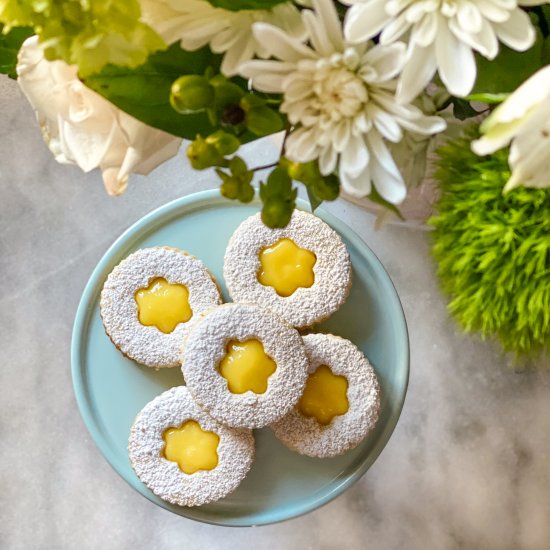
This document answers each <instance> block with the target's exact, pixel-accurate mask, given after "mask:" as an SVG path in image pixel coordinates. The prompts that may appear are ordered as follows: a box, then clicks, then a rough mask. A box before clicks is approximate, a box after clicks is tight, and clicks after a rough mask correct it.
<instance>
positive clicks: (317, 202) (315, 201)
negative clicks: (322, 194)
mask: <svg viewBox="0 0 550 550" xmlns="http://www.w3.org/2000/svg"><path fill="white" fill-rule="evenodd" d="M306 189H307V198H308V199H309V206H310V208H311V211H312V212H315V210H317V208H319V206H321V204H323V201H322V200H321V199H320V198H318V197H317V195H316V194H315V193H314V192H313V190H312V189H311V187H309V186H306Z"/></svg>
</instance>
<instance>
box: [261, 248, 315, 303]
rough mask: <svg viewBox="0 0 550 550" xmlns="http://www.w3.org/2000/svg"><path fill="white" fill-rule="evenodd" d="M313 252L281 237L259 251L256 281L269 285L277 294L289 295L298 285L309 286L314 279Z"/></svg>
mask: <svg viewBox="0 0 550 550" xmlns="http://www.w3.org/2000/svg"><path fill="white" fill-rule="evenodd" d="M316 261H317V257H316V256H315V254H314V253H313V252H311V251H309V250H306V249H305V248H300V247H299V246H298V245H297V244H296V243H295V242H294V241H292V240H290V239H286V238H285V239H281V240H280V241H277V242H276V243H275V244H274V245H272V246H267V247H266V248H263V249H262V250H261V251H260V269H259V271H258V281H259V282H260V283H261V284H262V285H264V286H271V287H273V288H274V289H275V291H276V292H277V294H278V295H279V296H283V297H287V296H291V295H292V294H294V292H296V290H297V289H298V288H300V287H303V288H309V287H310V286H311V285H312V284H313V282H314V280H315V274H314V273H313V266H314V265H315V262H316Z"/></svg>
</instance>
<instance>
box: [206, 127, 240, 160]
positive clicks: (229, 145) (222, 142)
mask: <svg viewBox="0 0 550 550" xmlns="http://www.w3.org/2000/svg"><path fill="white" fill-rule="evenodd" d="M206 143H208V144H209V145H213V146H214V147H215V148H216V150H217V151H218V153H220V155H224V156H225V155H232V154H233V153H235V152H236V151H237V149H238V148H239V147H240V146H241V142H240V141H239V138H237V137H236V136H234V135H233V134H229V133H227V132H224V131H223V130H218V131H217V132H214V133H213V134H211V135H209V136H208V137H207V138H206Z"/></svg>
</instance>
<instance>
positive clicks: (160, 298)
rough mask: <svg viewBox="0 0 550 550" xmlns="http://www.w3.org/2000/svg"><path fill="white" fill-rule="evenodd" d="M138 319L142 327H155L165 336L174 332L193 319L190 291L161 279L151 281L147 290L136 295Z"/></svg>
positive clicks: (143, 289)
mask: <svg viewBox="0 0 550 550" xmlns="http://www.w3.org/2000/svg"><path fill="white" fill-rule="evenodd" d="M135 300H136V303H137V306H138V319H139V322H140V323H141V324H142V325H145V326H147V327H149V326H155V327H157V328H158V329H159V330H160V331H162V332H164V333H165V334H169V333H170V332H172V331H173V330H174V329H175V328H176V326H177V325H178V324H179V323H185V322H186V321H189V319H191V316H192V315H193V312H192V311H191V306H190V305H189V291H188V290H187V287H186V286H184V285H180V284H170V283H169V282H168V281H167V280H166V279H163V278H161V277H159V278H157V279H154V280H153V281H151V283H150V284H149V286H148V287H147V288H140V289H139V290H138V291H137V292H136V294H135Z"/></svg>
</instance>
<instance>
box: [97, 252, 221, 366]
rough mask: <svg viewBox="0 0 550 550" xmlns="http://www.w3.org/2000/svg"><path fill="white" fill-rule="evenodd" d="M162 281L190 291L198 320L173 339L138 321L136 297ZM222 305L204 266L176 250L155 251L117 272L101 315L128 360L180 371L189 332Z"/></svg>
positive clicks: (136, 255)
mask: <svg viewBox="0 0 550 550" xmlns="http://www.w3.org/2000/svg"><path fill="white" fill-rule="evenodd" d="M157 277H163V278H164V279H166V280H167V281H168V282H169V283H172V284H174V283H179V284H183V285H185V286H186V287H187V289H188V291H189V305H190V306H191V310H192V312H193V316H192V317H191V319H190V320H189V321H187V322H186V323H180V324H179V325H177V326H176V328H175V329H174V330H173V331H172V332H171V333H169V334H165V333H163V332H161V331H160V330H159V329H157V327H154V326H144V325H142V324H141V323H140V322H139V319H138V308H137V304H136V300H135V293H136V292H137V291H138V290H139V289H141V288H146V287H148V286H149V284H150V282H151V281H152V280H153V279H155V278H157ZM220 303H221V295H220V291H219V289H218V286H217V284H216V282H215V280H214V278H213V277H212V275H210V273H209V272H208V271H207V269H206V268H205V267H204V265H203V263H202V262H201V261H200V260H198V259H197V258H195V257H194V256H191V255H190V254H187V253H186V252H182V251H181V250H177V249H175V248H168V247H155V248H143V249H141V250H138V251H137V252H134V253H133V254H131V255H130V256H128V257H127V258H126V259H124V260H122V262H120V264H118V265H117V266H116V267H115V268H114V269H113V271H112V272H111V273H110V274H109V276H108V277H107V280H106V281H105V285H104V286H103V290H102V291H101V300H100V312H101V318H102V319H103V325H104V326H105V331H106V332H107V334H108V335H109V338H111V340H112V341H113V343H114V344H115V346H116V347H117V348H119V349H120V351H122V353H124V355H127V356H128V357H130V358H131V359H134V360H135V361H137V362H138V363H141V364H143V365H147V366H148V367H154V368H157V369H158V368H162V367H175V366H179V364H180V362H179V359H180V349H181V343H182V341H183V339H184V337H185V335H186V334H187V332H188V331H189V327H190V326H192V324H193V323H194V321H195V319H196V318H197V317H198V316H199V315H200V313H201V312H202V311H204V310H206V309H209V308H211V307H213V306H215V305H218V304H220Z"/></svg>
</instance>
